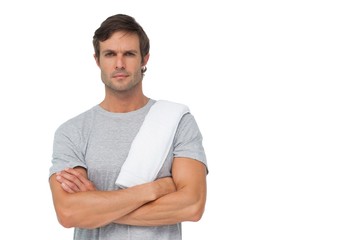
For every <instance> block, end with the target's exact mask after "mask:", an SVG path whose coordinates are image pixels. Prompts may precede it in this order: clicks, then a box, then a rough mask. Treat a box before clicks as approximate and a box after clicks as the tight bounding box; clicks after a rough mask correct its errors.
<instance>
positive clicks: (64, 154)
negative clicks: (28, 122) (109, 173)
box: [49, 125, 86, 176]
mask: <svg viewBox="0 0 360 240" xmlns="http://www.w3.org/2000/svg"><path fill="white" fill-rule="evenodd" d="M81 142H82V139H81V134H80V133H79V131H78V130H77V129H76V128H73V127H71V126H67V125H62V126H60V127H59V128H58V129H57V130H56V132H55V136H54V144H53V155H52V161H51V163H52V165H51V167H50V173H49V176H51V175H52V174H54V173H56V172H59V171H62V170H64V169H65V168H74V167H79V166H80V167H84V168H86V164H85V157H84V154H83V153H82V152H81Z"/></svg>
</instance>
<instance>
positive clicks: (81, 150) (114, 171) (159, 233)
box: [50, 99, 207, 240]
mask: <svg viewBox="0 0 360 240" xmlns="http://www.w3.org/2000/svg"><path fill="white" fill-rule="evenodd" d="M154 103H155V101H154V100H152V99H151V100H150V101H149V102H148V103H147V104H146V105H145V106H144V107H143V108H140V109H138V110H136V111H133V112H129V113H111V112H107V111H105V110H104V109H102V108H101V107H100V106H98V105H97V106H95V107H93V108H91V109H90V110H88V111H86V112H84V113H82V114H80V115H78V116H77V117H75V118H72V119H70V120H69V121H67V122H65V123H64V124H62V125H61V126H60V127H59V128H58V129H57V131H56V133H55V138H54V148H53V159H52V166H51V167H50V176H51V175H52V174H54V173H56V172H58V171H61V170H63V169H65V168H67V167H70V168H73V167H76V166H82V167H84V168H86V169H87V171H88V176H89V179H90V180H91V181H92V182H93V183H94V184H95V186H96V187H97V189H99V190H105V191H107V190H117V189H119V188H118V187H117V186H116V185H115V181H116V178H117V176H118V174H119V172H120V169H121V166H122V165H123V163H124V161H125V159H126V157H127V154H128V152H129V149H130V145H131V142H132V140H133V139H134V138H135V136H136V134H137V132H138V131H139V128H140V126H141V124H142V122H143V121H144V118H145V116H146V114H147V112H148V111H149V109H150V107H151V106H152V104H154ZM174 157H188V158H193V159H196V160H198V161H200V162H202V163H204V164H205V165H207V163H206V156H205V152H204V149H203V146H202V136H201V133H200V131H199V128H198V126H197V124H196V121H195V119H194V117H193V115H191V114H190V113H189V114H186V115H184V117H183V118H182V119H181V121H180V124H179V127H178V129H177V132H176V135H175V138H174V142H173V146H172V151H170V153H169V155H168V157H167V158H166V161H165V163H164V165H163V167H162V169H161V170H160V172H159V174H158V178H160V177H165V176H171V165H172V160H173V158H174ZM74 239H76V240H92V239H94V240H95V239H98V240H100V239H101V240H105V239H106V240H108V239H111V240H117V239H134V240H135V239H136V240H143V239H144V240H145V239H146V240H150V239H152V240H153V239H157V240H170V239H171V240H180V239H181V224H180V223H179V224H174V225H167V226H160V227H141V226H128V225H120V224H109V225H107V226H104V227H101V228H96V229H79V228H75V231H74Z"/></svg>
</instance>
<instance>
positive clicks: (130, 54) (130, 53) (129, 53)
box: [124, 52, 135, 56]
mask: <svg viewBox="0 0 360 240" xmlns="http://www.w3.org/2000/svg"><path fill="white" fill-rule="evenodd" d="M124 55H125V56H135V53H133V52H126V53H125V54H124Z"/></svg>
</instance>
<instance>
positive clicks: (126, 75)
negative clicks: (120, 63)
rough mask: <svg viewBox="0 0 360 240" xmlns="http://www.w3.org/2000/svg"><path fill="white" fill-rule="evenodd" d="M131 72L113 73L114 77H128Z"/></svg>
mask: <svg viewBox="0 0 360 240" xmlns="http://www.w3.org/2000/svg"><path fill="white" fill-rule="evenodd" d="M128 76H129V74H127V73H124V72H121V73H113V74H112V77H113V78H125V77H128Z"/></svg>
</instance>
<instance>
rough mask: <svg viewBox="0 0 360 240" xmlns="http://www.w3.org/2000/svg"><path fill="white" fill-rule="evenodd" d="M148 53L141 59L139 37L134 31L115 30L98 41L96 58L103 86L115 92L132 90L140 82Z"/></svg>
mask: <svg viewBox="0 0 360 240" xmlns="http://www.w3.org/2000/svg"><path fill="white" fill-rule="evenodd" d="M148 57H149V56H148V55H147V56H145V57H144V62H142V61H141V60H142V59H141V53H140V43H139V37H138V36H137V35H136V34H134V33H126V32H115V33H114V34H113V35H112V36H111V37H110V38H109V39H107V40H105V41H103V42H100V55H99V57H98V58H97V59H96V62H97V64H98V66H99V67H100V69H101V79H102V81H103V83H104V84H105V86H106V87H107V88H109V89H111V90H113V91H116V92H125V91H129V90H132V89H133V88H134V87H136V86H137V85H138V83H139V82H141V80H142V78H143V75H142V73H141V68H142V66H144V65H146V62H147V60H148Z"/></svg>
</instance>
